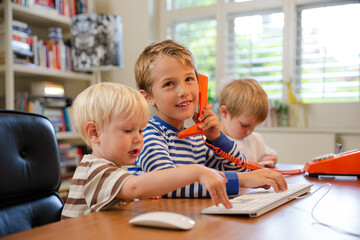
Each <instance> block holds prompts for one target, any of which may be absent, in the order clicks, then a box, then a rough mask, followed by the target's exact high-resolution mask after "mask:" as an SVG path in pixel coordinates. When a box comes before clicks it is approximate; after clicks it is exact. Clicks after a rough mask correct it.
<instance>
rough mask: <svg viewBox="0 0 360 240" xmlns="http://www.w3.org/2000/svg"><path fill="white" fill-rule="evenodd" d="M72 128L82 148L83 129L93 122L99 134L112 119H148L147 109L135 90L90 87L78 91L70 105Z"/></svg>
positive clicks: (114, 86)
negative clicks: (80, 140) (80, 141)
mask: <svg viewBox="0 0 360 240" xmlns="http://www.w3.org/2000/svg"><path fill="white" fill-rule="evenodd" d="M72 115H73V120H74V126H75V128H76V130H77V131H78V132H79V134H80V136H81V137H82V139H83V140H84V141H85V142H86V144H87V145H88V146H89V147H91V142H90V141H89V140H88V138H87V137H86V133H85V125H86V124H87V123H88V122H90V121H93V122H95V123H96V125H97V127H98V129H99V131H101V130H103V129H104V128H106V127H107V126H108V124H109V121H110V119H111V118H112V117H123V118H124V120H125V121H127V120H129V119H130V118H132V117H138V118H139V120H140V117H142V118H146V119H147V118H148V117H149V107H148V104H147V102H146V100H145V98H144V97H143V96H142V95H141V94H140V93H139V92H138V91H137V90H135V89H132V88H130V87H127V86H124V85H122V84H120V83H110V82H104V83H99V84H95V85H92V86H90V87H88V88H87V89H85V90H84V91H82V92H81V93H80V94H79V95H78V96H77V97H76V98H75V100H74V102H73V105H72Z"/></svg>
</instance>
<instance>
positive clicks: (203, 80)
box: [178, 74, 208, 138]
mask: <svg viewBox="0 0 360 240" xmlns="http://www.w3.org/2000/svg"><path fill="white" fill-rule="evenodd" d="M207 91H208V77H207V76H205V75H202V74H199V116H201V115H202V111H203V109H204V107H205V106H206V103H207ZM201 123H202V122H198V123H197V124H195V125H193V126H191V127H189V128H186V129H184V130H183V131H181V132H179V133H178V137H179V138H184V137H189V136H192V135H196V134H204V133H205V131H203V130H201V129H199V128H198V126H199V125H200V124H201Z"/></svg>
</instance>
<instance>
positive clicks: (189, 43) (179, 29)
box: [168, 19, 216, 98]
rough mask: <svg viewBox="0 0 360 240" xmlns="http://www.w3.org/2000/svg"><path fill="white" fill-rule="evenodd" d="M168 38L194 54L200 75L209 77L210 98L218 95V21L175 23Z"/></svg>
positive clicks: (169, 31) (169, 30)
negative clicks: (216, 74)
mask: <svg viewBox="0 0 360 240" xmlns="http://www.w3.org/2000/svg"><path fill="white" fill-rule="evenodd" d="M168 38H171V39H173V40H175V41H177V42H178V43H180V44H182V45H184V46H186V47H187V48H189V49H190V51H191V52H192V53H193V55H194V57H195V61H196V66H197V67H198V70H199V73H201V74H204V75H206V76H208V77H209V83H208V85H209V94H208V95H209V98H214V97H215V95H216V85H215V66H216V56H215V53H216V52H215V50H216V21H215V20H214V19H205V20H197V21H183V22H174V23H173V24H172V25H171V26H170V28H169V29H168Z"/></svg>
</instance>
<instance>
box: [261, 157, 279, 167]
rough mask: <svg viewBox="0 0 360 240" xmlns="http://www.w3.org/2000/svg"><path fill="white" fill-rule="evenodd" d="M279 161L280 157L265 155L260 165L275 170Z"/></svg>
mask: <svg viewBox="0 0 360 240" xmlns="http://www.w3.org/2000/svg"><path fill="white" fill-rule="evenodd" d="M277 160H278V157H277V156H276V155H265V156H263V157H262V158H261V159H260V161H259V163H260V164H261V165H263V166H264V167H268V168H274V167H275V164H276V163H277Z"/></svg>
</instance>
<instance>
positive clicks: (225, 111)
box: [219, 105, 229, 118]
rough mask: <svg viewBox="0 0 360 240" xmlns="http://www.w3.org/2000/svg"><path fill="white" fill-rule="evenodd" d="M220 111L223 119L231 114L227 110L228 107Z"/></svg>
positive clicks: (221, 107)
mask: <svg viewBox="0 0 360 240" xmlns="http://www.w3.org/2000/svg"><path fill="white" fill-rule="evenodd" d="M219 110H220V115H221V117H222V118H226V117H227V115H228V114H229V113H228V111H227V109H226V106H224V105H222V106H220V109H219Z"/></svg>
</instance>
